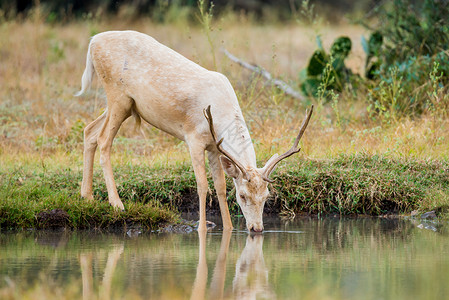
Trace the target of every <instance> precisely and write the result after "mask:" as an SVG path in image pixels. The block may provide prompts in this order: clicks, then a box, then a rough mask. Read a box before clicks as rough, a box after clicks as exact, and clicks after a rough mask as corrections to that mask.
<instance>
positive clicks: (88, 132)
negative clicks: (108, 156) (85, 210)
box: [81, 111, 107, 200]
mask: <svg viewBox="0 0 449 300" xmlns="http://www.w3.org/2000/svg"><path fill="white" fill-rule="evenodd" d="M106 115H107V111H105V112H104V113H103V114H102V115H101V116H99V117H98V118H97V119H96V120H95V121H93V122H92V123H90V124H89V125H87V126H86V128H84V155H83V157H84V162H83V164H84V166H83V183H82V184H81V197H83V198H86V199H89V200H93V199H94V197H93V193H92V179H93V173H94V159H95V150H96V149H97V145H98V143H97V139H98V135H99V134H100V130H101V128H102V126H103V123H104V120H105V119H106Z"/></svg>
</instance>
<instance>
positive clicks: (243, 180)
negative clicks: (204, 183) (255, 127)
mask: <svg viewBox="0 0 449 300" xmlns="http://www.w3.org/2000/svg"><path fill="white" fill-rule="evenodd" d="M312 112H313V105H312V107H311V109H310V111H309V113H308V114H307V115H306V118H305V119H304V121H303V123H302V126H301V129H300V130H299V134H298V136H297V137H296V139H295V142H294V143H293V147H292V148H290V150H288V151H287V152H285V153H284V154H282V155H278V154H275V155H273V156H272V157H271V158H270V159H269V160H268V161H267V163H266V164H265V166H264V167H263V168H252V167H245V166H243V165H242V164H241V163H240V162H239V161H238V159H236V158H235V157H233V156H232V155H231V154H230V153H229V152H228V151H226V150H225V149H223V147H222V146H221V144H222V142H223V138H222V139H221V140H219V141H217V139H216V133H215V130H214V125H213V119H212V114H211V112H210V105H209V106H208V107H207V109H205V110H204V116H205V117H206V119H207V121H208V123H209V128H210V132H211V134H212V137H213V139H214V141H215V143H216V146H217V149H218V150H219V151H220V152H221V154H222V156H220V160H221V164H222V166H223V169H224V171H225V172H226V174H227V175H228V176H230V177H232V178H233V179H234V184H235V189H236V198H237V203H238V204H239V206H240V208H241V209H242V212H243V215H244V216H245V219H246V227H247V228H248V230H249V231H254V232H262V231H263V220H262V215H263V208H264V206H265V202H266V201H267V198H268V196H269V191H268V183H272V182H273V180H272V179H270V178H269V177H270V174H271V173H272V172H273V171H274V169H275V168H276V165H277V164H278V163H279V162H280V161H281V160H283V159H285V158H287V157H289V156H291V155H293V154H295V153H298V152H299V151H300V150H301V148H298V144H299V140H300V139H301V137H302V135H303V134H304V131H305V130H306V128H307V125H308V124H309V120H310V117H311V116H312Z"/></svg>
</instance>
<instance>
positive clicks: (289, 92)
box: [221, 48, 305, 101]
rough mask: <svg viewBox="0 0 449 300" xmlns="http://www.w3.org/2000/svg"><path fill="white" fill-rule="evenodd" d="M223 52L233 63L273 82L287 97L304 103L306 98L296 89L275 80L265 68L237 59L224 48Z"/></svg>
mask: <svg viewBox="0 0 449 300" xmlns="http://www.w3.org/2000/svg"><path fill="white" fill-rule="evenodd" d="M221 51H222V52H223V53H224V54H225V55H226V56H227V57H228V58H229V59H230V60H232V61H233V62H236V63H238V64H239V65H241V66H242V67H244V68H246V69H249V70H251V71H253V72H255V73H257V74H260V75H262V76H263V77H265V78H266V79H267V80H268V81H269V82H271V83H272V84H274V85H275V86H277V87H278V88H279V89H281V90H282V91H284V93H286V94H287V95H290V96H292V97H293V98H296V99H299V100H302V101H304V100H305V98H304V96H303V95H301V94H300V93H299V92H298V91H296V90H295V89H293V88H292V87H291V86H289V85H288V84H287V83H286V82H285V81H283V80H280V79H277V78H273V76H272V75H271V74H270V73H269V72H268V71H267V70H265V69H264V68H262V67H259V66H258V65H252V64H250V63H247V62H245V61H243V60H241V59H239V58H238V57H235V56H234V55H232V54H231V53H229V51H228V50H226V49H224V48H222V49H221Z"/></svg>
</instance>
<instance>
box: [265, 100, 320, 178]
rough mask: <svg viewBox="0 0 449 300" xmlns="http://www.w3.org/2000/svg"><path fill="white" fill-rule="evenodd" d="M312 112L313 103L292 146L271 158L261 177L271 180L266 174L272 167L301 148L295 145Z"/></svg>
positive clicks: (304, 129)
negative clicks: (271, 160) (273, 158)
mask: <svg viewBox="0 0 449 300" xmlns="http://www.w3.org/2000/svg"><path fill="white" fill-rule="evenodd" d="M312 112H313V105H312V107H311V108H310V111H309V112H308V114H307V116H306V118H305V119H304V121H303V122H302V125H301V129H300V130H299V133H298V136H297V137H296V139H295V142H294V143H293V146H292V147H291V148H290V150H288V151H287V152H285V153H284V154H282V155H280V156H278V157H277V158H276V159H275V160H273V162H271V164H270V165H269V166H267V168H266V169H265V172H264V173H263V174H262V178H263V179H264V180H265V181H268V182H273V180H271V179H269V178H268V175H269V174H270V173H271V172H272V171H273V169H274V167H275V166H276V165H277V164H278V163H279V162H280V161H281V160H283V159H285V158H287V157H289V156H291V155H293V154H295V153H298V152H299V151H300V150H301V148H297V147H298V144H299V141H300V140H301V138H302V136H303V134H304V131H306V128H307V125H308V124H309V120H310V117H311V116H312Z"/></svg>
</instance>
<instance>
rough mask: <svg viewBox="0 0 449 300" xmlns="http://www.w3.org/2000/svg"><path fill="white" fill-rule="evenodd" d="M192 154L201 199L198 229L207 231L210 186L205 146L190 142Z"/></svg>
mask: <svg viewBox="0 0 449 300" xmlns="http://www.w3.org/2000/svg"><path fill="white" fill-rule="evenodd" d="M189 150H190V156H191V158H192V165H193V171H194V172H195V178H196V187H197V191H198V197H199V199H200V221H199V224H198V231H199V232H201V231H206V229H207V228H206V197H207V191H208V189H209V186H208V184H207V175H206V166H205V158H204V147H202V146H199V145H196V144H195V143H189Z"/></svg>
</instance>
